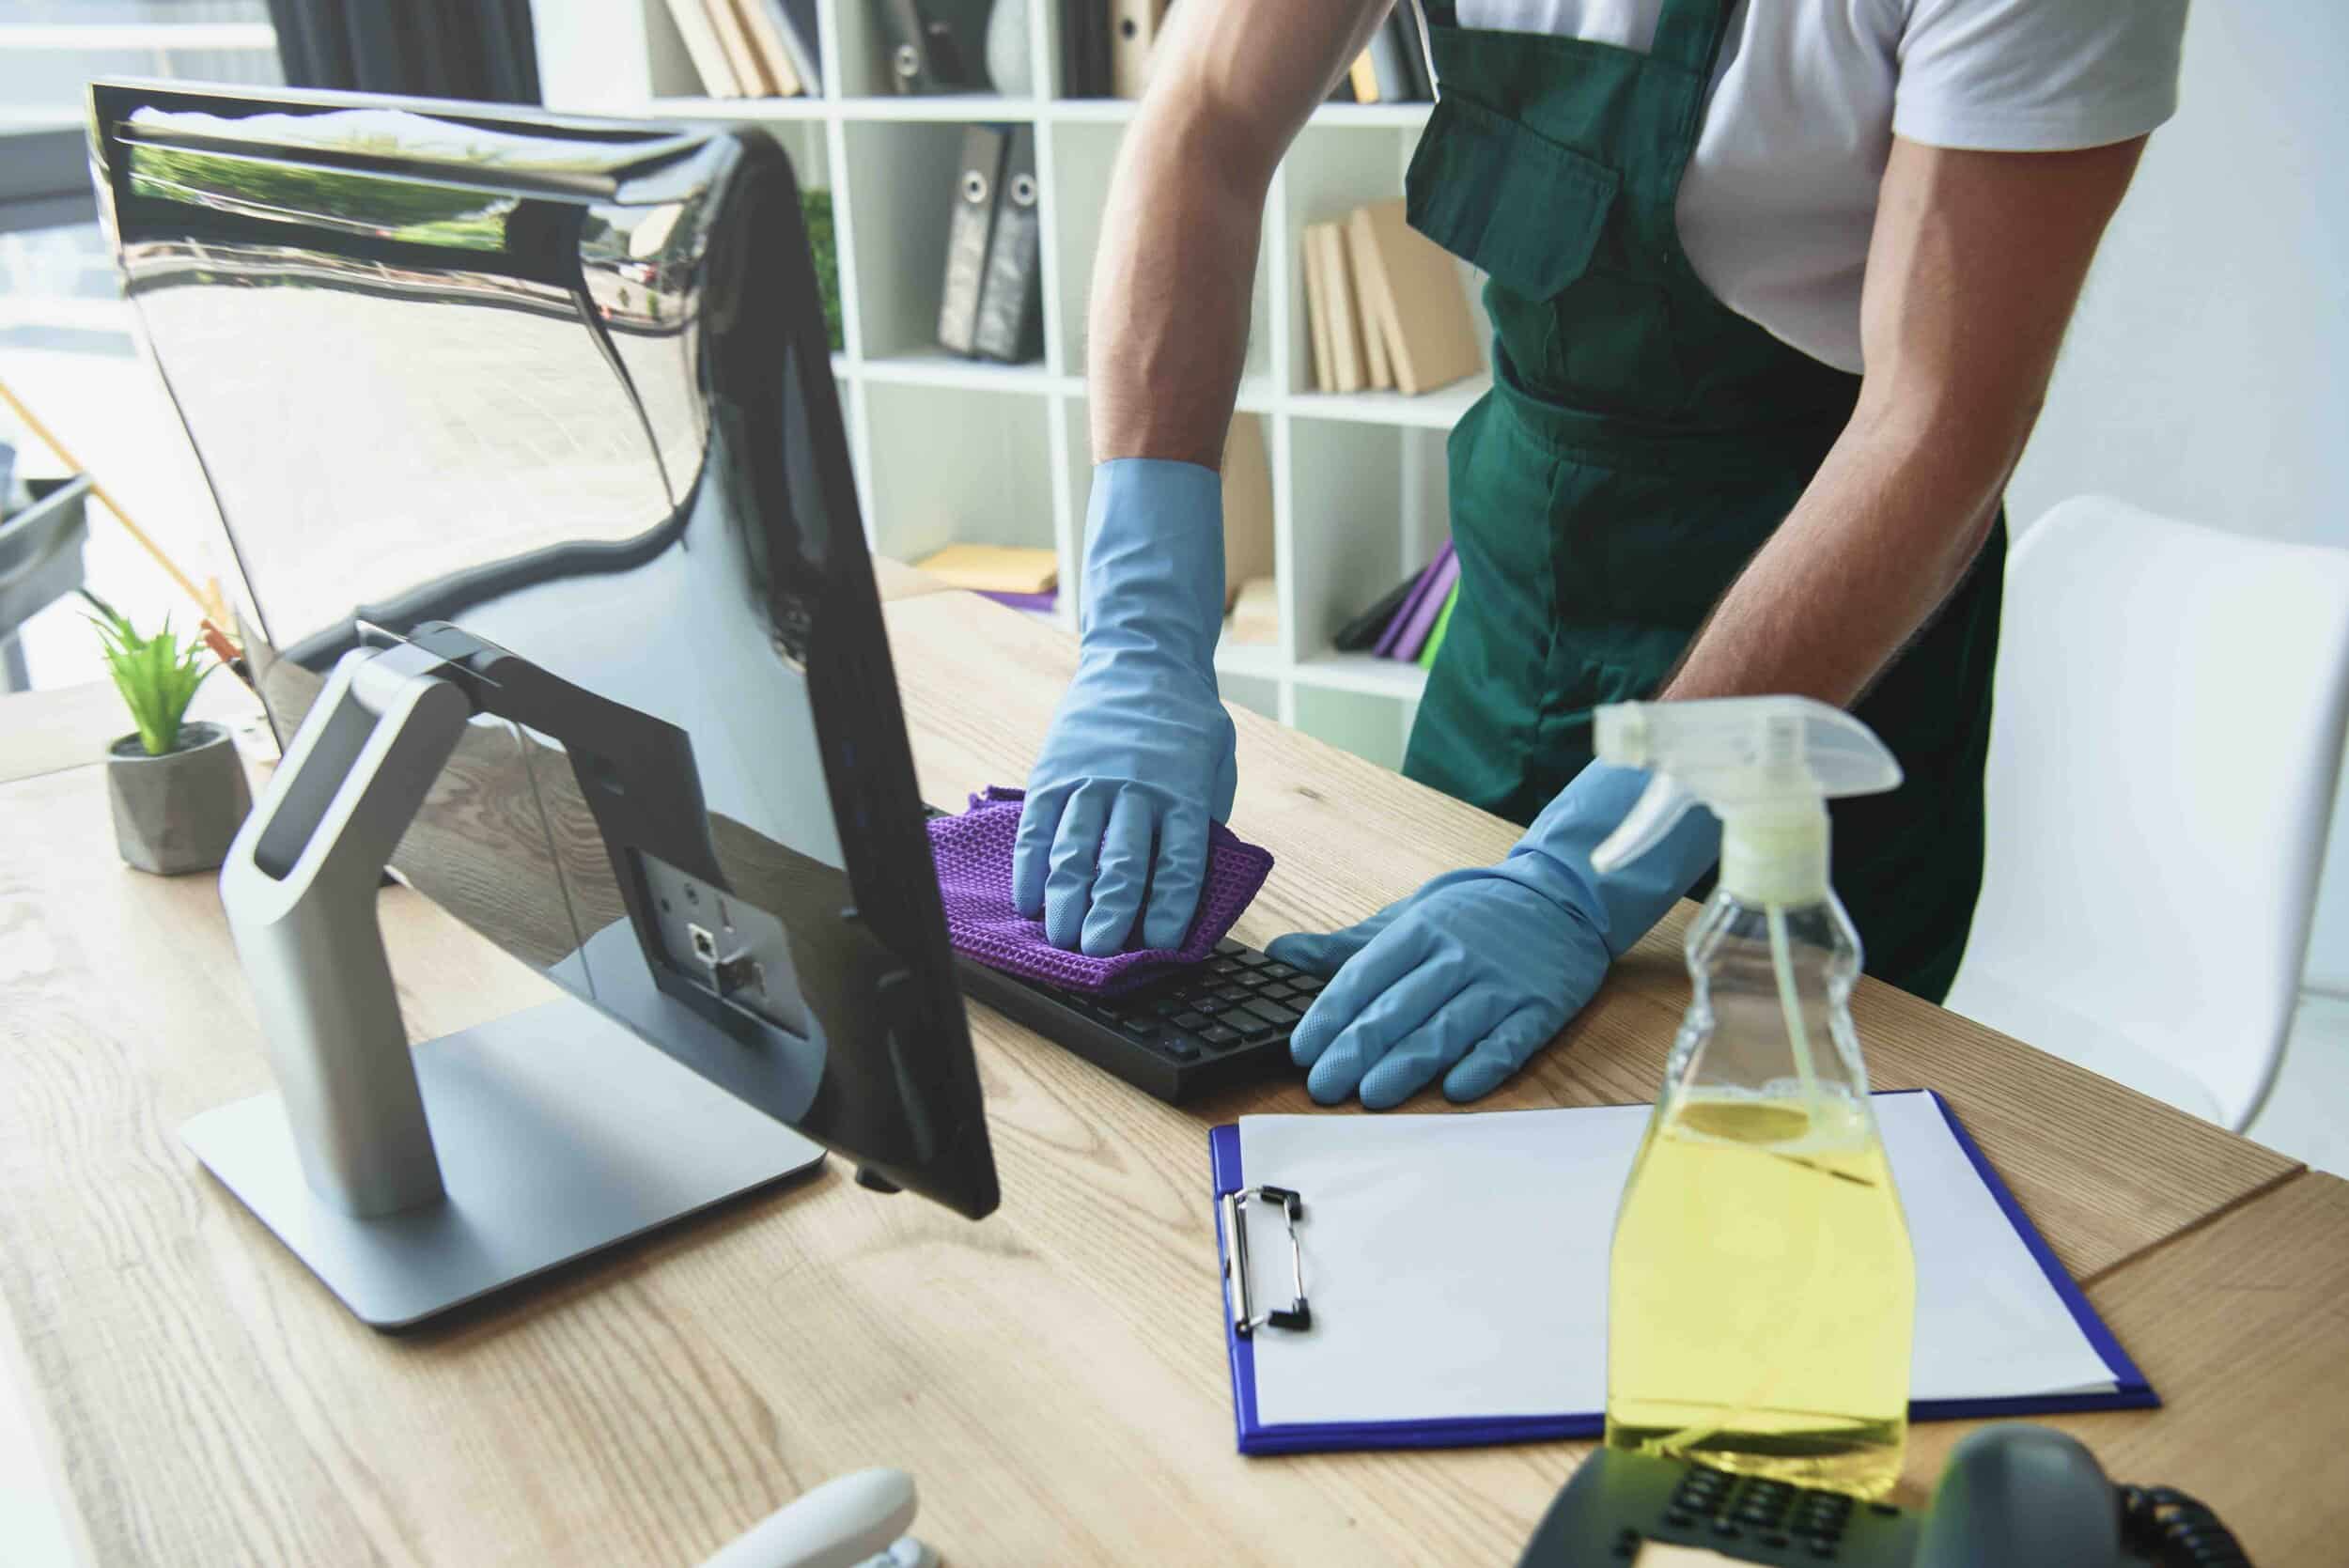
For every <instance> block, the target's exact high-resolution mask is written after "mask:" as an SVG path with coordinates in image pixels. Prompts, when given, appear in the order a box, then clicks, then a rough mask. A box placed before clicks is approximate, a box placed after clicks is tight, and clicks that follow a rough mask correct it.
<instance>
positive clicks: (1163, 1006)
mask: <svg viewBox="0 0 2349 1568" xmlns="http://www.w3.org/2000/svg"><path fill="white" fill-rule="evenodd" d="M1150 1011H1151V1012H1153V1013H1156V1014H1157V1015H1158V1016H1159V1017H1161V1018H1171V1017H1174V1016H1175V1014H1177V1013H1187V1012H1189V1011H1190V1002H1188V1001H1184V1000H1183V999H1182V998H1181V997H1160V998H1159V1000H1158V1001H1154V1002H1152V1003H1151V1004H1150Z"/></svg>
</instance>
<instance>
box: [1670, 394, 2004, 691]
mask: <svg viewBox="0 0 2349 1568" xmlns="http://www.w3.org/2000/svg"><path fill="white" fill-rule="evenodd" d="M2022 428H2023V429H2025V430H2027V429H2028V422H2024V423H2023V425H2022ZM2020 446H2021V442H2020V440H2019V436H2018V438H2017V439H2016V440H2015V442H2013V444H2012V447H2011V449H2008V450H2001V449H2000V447H1999V443H1997V442H1992V441H1987V440H1982V439H1976V440H1974V441H1971V442H1947V441H1937V440H1936V439H1935V436H1934V432H1933V431H1932V430H1931V429H1929V428H1925V427H1922V423H1921V421H1919V420H1917V419H1915V418H1914V417H1910V416H1906V415H1904V413H1903V412H1902V411H1883V412H1876V411H1869V410H1867V409H1866V408H1865V407H1864V406H1863V409H1862V411H1861V413H1860V414H1859V416H1858V417H1856V418H1855V419H1854V421H1853V424H1852V426H1851V427H1850V428H1849V429H1847V430H1846V431H1845V432H1844V434H1843V440H1842V441H1840V442H1837V444H1836V446H1835V449H1834V450H1833V451H1832V452H1831V453H1830V454H1829V455H1828V460H1827V462H1826V463H1825V464H1824V465H1822V466H1821V468H1820V470H1819V473H1818V474H1817V476H1816V477H1815V478H1813V479H1812V483H1811V487H1810V489H1807V490H1806V491H1805V492H1804V493H1803V498H1802V500H1801V502H1800V503H1799V504H1798V505H1797V506H1796V507H1795V510H1794V511H1793V512H1792V513H1790V514H1789V515H1788V516H1787V519H1786V520H1785V521H1784V522H1783V523H1781V525H1780V526H1779V529H1778V532H1777V533H1776V534H1775V535H1774V536H1772V537H1771V539H1770V542H1769V543H1768V544H1766V545H1765V546H1764V547H1763V548H1762V550H1761V551H1759V552H1757V553H1756V554H1755V556H1754V558H1753V559H1752V560H1751V561H1750V562H1749V563H1748V564H1747V567H1746V569H1745V571H1744V572H1742V573H1741V574H1740V575H1739V576H1738V578H1737V581H1736V582H1735V583H1734V584H1733V585H1732V586H1731V588H1730V590H1729V592H1728V594H1727V595H1725V596H1724V597H1723V598H1722V599H1721V601H1720V603H1719V606H1718V607H1717V608H1716V609H1715V610H1714V612H1713V615H1712V618H1711V619H1710V620H1709V621H1707V622H1706V624H1705V627H1704V629H1703V632H1702V633H1700V634H1699V636H1698V638H1697V641H1696V643H1695V644H1694V645H1693V646H1692V647H1691V648H1690V649H1689V651H1688V657H1687V658H1686V659H1685V660H1683V662H1682V664H1681V667H1680V669H1679V670H1678V671H1677V672H1676V673H1675V674H1674V675H1673V676H1672V679H1671V681H1670V682H1669V683H1668V684H1667V685H1666V688H1665V690H1664V691H1663V692H1662V693H1661V694H1662V695H1663V696H1665V697H1667V698H1674V699H1678V698H1690V697H1729V696H1741V695H1746V694H1750V693H1755V692H1766V691H1786V692H1793V693H1795V694H1797V695H1800V696H1805V697H1816V698H1818V699H1819V700H1820V701H1821V702H1828V703H1833V704H1835V705H1837V706H1848V705H1850V704H1851V703H1853V702H1855V701H1856V700H1858V698H1859V695H1860V693H1861V692H1862V691H1865V690H1866V689H1867V687H1868V685H1869V683H1870V682H1872V681H1874V680H1875V677H1876V675H1878V673H1880V672H1881V671H1882V670H1883V669H1884V668H1885V666H1886V665H1888V664H1890V662H1891V661H1892V659H1893V657H1894V656H1895V655H1897V654H1898V653H1899V652H1900V650H1901V649H1902V647H1904V646H1905V645H1906V644H1907V643H1908V641H1909V640H1910V639H1911V638H1913V637H1914V636H1916V634H1917V633H1918V631H1919V630H1920V629H1922V627H1923V626H1924V625H1925V623H1926V622H1927V621H1928V620H1930V619H1931V618H1932V615H1933V613H1934V612H1935V611H1936V610H1937V609H1938V608H1939V607H1940V604H1941V601H1942V600H1943V599H1945V598H1948V597H1949V596H1950V593H1951V592H1952V590H1953V589H1954V588H1955V587H1956V586H1957V584H1958V582H1960V581H1961V580H1962V579H1963V578H1964V577H1965V575H1966V569H1967V567H1969V566H1971V565H1972V564H1973V560H1974V557H1975V555H1976V554H1977V553H1978V552H1979V551H1981V549H1982V546H1983V540H1984V539H1985V538H1987V537H1988V536H1989V531H1990V526H1991V524H1992V522H1993V521H1994V520H1996V519H1997V517H1998V508H1999V496H2000V494H2001V493H2002V492H2003V490H2004V489H2005V487H2006V480H2007V476H2008V475H2009V474H2011V473H2013V471H2014V460H2015V455H2016V454H2017V453H2019V451H2020Z"/></svg>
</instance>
